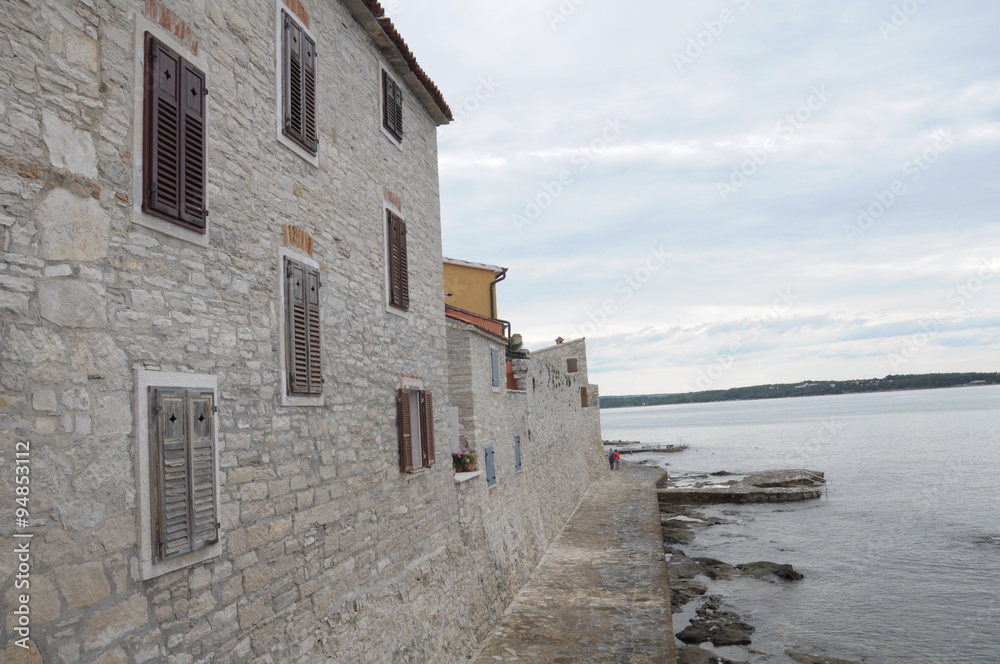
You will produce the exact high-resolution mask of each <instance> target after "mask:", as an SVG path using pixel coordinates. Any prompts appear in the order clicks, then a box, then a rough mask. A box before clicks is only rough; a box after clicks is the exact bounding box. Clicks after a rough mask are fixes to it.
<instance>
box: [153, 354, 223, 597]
mask: <svg viewBox="0 0 1000 664" xmlns="http://www.w3.org/2000/svg"><path fill="white" fill-rule="evenodd" d="M135 384H136V404H135V411H134V412H135V419H136V422H135V431H136V452H137V453H136V455H135V459H136V477H137V485H138V487H137V488H138V491H137V497H136V502H137V503H138V508H139V509H138V510H137V522H138V523H137V525H138V530H139V533H138V542H139V577H140V579H142V580H149V579H153V578H156V577H158V576H162V575H163V574H167V573H169V572H173V571H176V570H179V569H183V568H185V567H190V566H192V565H196V564H198V563H201V562H204V561H206V560H210V559H211V558H215V557H217V556H219V555H221V554H222V550H223V546H224V536H225V525H224V524H223V523H222V521H223V517H222V511H221V501H220V496H221V493H222V486H223V473H222V471H221V467H220V465H219V464H220V444H219V420H218V417H217V413H216V414H214V415H213V417H212V418H211V420H212V422H211V429H210V433H211V440H212V460H213V461H212V473H213V478H214V481H213V487H212V491H213V496H212V501H213V506H214V513H215V519H216V537H217V539H216V540H215V541H214V542H205V543H204V546H201V547H199V548H196V549H194V550H192V551H188V552H181V553H178V554H176V555H172V556H170V557H166V558H164V557H162V556H161V555H160V553H159V551H158V548H159V542H158V538H157V533H158V524H157V523H156V521H157V516H158V514H157V508H156V504H155V503H156V501H155V499H154V495H153V491H155V490H156V488H157V480H156V479H155V477H154V474H155V472H156V469H155V466H154V458H153V457H154V454H155V452H156V450H157V449H158V448H157V447H156V445H157V440H156V432H155V431H154V430H153V428H154V422H153V419H152V415H153V411H152V407H153V405H154V401H153V395H152V394H151V392H152V389H160V390H183V391H185V392H187V391H197V392H204V393H210V394H211V395H212V404H213V405H215V404H217V403H218V382H217V378H216V376H214V375H209V374H183V373H173V372H162V371H147V370H138V371H136V377H135Z"/></svg>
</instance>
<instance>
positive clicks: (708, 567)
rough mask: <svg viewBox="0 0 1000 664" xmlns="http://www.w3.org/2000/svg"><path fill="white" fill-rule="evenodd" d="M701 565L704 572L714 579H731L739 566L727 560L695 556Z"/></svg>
mask: <svg viewBox="0 0 1000 664" xmlns="http://www.w3.org/2000/svg"><path fill="white" fill-rule="evenodd" d="M694 560H695V561H696V562H697V563H698V564H699V565H701V569H702V572H703V573H704V574H705V576H707V577H708V578H710V579H712V580H713V581H718V580H719V579H731V578H733V577H734V576H735V575H736V574H737V568H736V567H734V566H732V565H730V564H729V563H727V562H723V561H721V560H716V559H715V558H695V559H694Z"/></svg>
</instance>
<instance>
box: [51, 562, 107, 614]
mask: <svg viewBox="0 0 1000 664" xmlns="http://www.w3.org/2000/svg"><path fill="white" fill-rule="evenodd" d="M55 576H56V581H57V582H58V583H59V589H60V590H61V591H62V595H63V597H64V598H65V599H66V605H67V606H68V607H69V608H71V609H82V608H85V607H88V606H93V605H94V604H97V603H98V602H101V601H103V600H106V599H107V598H109V597H111V585H110V584H109V583H108V578H107V575H106V574H105V573H104V565H102V564H101V563H98V562H92V563H84V564H82V565H65V566H62V567H58V568H56V572H55Z"/></svg>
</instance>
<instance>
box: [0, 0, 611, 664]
mask: <svg viewBox="0 0 1000 664" xmlns="http://www.w3.org/2000/svg"><path fill="white" fill-rule="evenodd" d="M347 2H350V3H352V5H354V6H356V7H357V6H360V0H343V2H341V1H340V0H312V1H311V2H306V3H302V4H300V3H299V2H297V1H295V0H289V6H290V7H292V8H293V9H301V10H304V12H306V13H307V14H308V18H309V29H310V31H311V32H312V34H314V35H315V36H316V38H317V47H318V51H319V83H318V94H319V99H320V103H319V105H318V109H319V117H318V126H319V135H320V148H319V154H318V157H317V162H318V166H314V165H313V164H311V163H310V162H309V161H307V160H305V159H303V158H302V157H301V156H299V155H298V154H296V153H294V152H293V151H292V150H290V149H288V148H287V147H286V146H285V145H283V144H282V143H281V142H280V141H279V140H277V138H276V72H275V59H276V58H275V49H276V43H275V33H276V26H275V19H276V13H277V9H278V7H279V5H277V4H276V3H275V1H274V0H246V1H239V2H237V1H236V0H217V1H213V2H209V3H206V2H203V1H202V0H170V1H166V0H163V1H161V0H101V1H97V2H95V1H92V0H79V1H71V0H39V1H38V2H33V3H27V2H20V1H18V2H5V3H2V4H0V30H2V31H3V36H4V39H3V40H0V469H2V472H4V473H7V476H6V477H7V478H11V479H12V478H13V477H14V467H15V453H14V443H15V442H23V441H30V443H31V448H30V449H31V456H30V459H31V466H30V467H31V475H30V477H31V484H30V487H31V500H30V503H29V506H30V507H29V509H30V525H29V526H28V527H27V528H26V529H25V530H24V532H29V533H30V534H32V535H33V539H32V540H31V563H30V564H31V576H30V588H29V589H28V591H27V592H29V593H30V611H31V614H30V616H31V620H30V626H31V638H30V641H31V645H32V647H33V648H34V649H35V650H34V651H33V652H34V653H35V654H36V655H37V659H40V660H41V661H44V662H47V663H56V662H66V663H69V662H73V663H77V662H79V663H81V664H89V663H93V662H101V663H102V664H110V663H112V662H128V663H130V664H138V663H141V662H168V663H171V664H192V663H195V662H210V661H211V662H218V663H220V664H229V663H236V662H310V663H312V662H351V663H352V664H355V663H358V664H365V663H372V664H385V663H387V662H400V663H402V662H413V663H417V662H419V663H422V664H423V663H438V662H440V663H441V664H454V662H456V661H460V660H462V659H464V658H465V656H466V655H468V654H469V653H470V652H471V649H472V648H473V647H474V645H475V642H476V639H477V638H478V637H479V636H482V635H483V634H484V633H485V632H486V631H487V630H488V629H489V628H490V626H491V625H492V624H493V623H494V622H495V621H496V620H497V619H498V618H499V616H500V615H501V613H502V611H503V609H504V608H505V607H506V605H507V603H508V602H509V600H510V598H512V597H513V594H514V592H516V590H517V588H518V587H519V586H520V584H521V583H523V580H524V579H526V578H527V575H528V574H529V573H530V571H531V569H533V567H534V565H535V563H536V562H537V560H538V558H539V556H540V555H541V551H543V550H544V546H545V544H546V543H547V542H548V541H549V540H550V539H551V537H552V536H553V535H554V533H555V532H557V531H558V528H559V527H560V526H561V525H562V523H564V522H565V519H566V518H567V517H568V516H569V514H570V512H571V510H572V508H573V506H574V505H575V504H576V502H577V501H578V499H579V496H580V495H582V493H583V492H584V491H585V490H586V488H587V486H588V485H589V483H590V480H591V479H593V478H594V477H595V476H596V475H595V473H598V472H600V469H602V468H603V459H601V458H600V456H599V449H598V447H594V446H595V445H597V443H590V442H586V441H592V440H593V441H599V438H600V436H599V430H598V429H597V428H596V427H598V426H599V425H598V424H597V419H596V414H597V411H596V409H594V410H593V411H591V412H589V413H587V415H588V416H589V417H585V418H580V417H578V416H579V414H580V413H579V412H576V411H579V410H580V409H579V404H578V401H577V400H575V399H573V398H570V397H571V396H572V394H571V393H572V392H573V390H574V389H577V386H575V385H574V384H573V379H572V378H566V377H565V376H564V375H558V372H554V371H552V369H551V368H549V367H547V365H543V363H534V364H530V365H525V366H523V367H521V372H522V373H523V374H524V375H525V376H526V377H528V378H530V381H528V382H529V383H530V384H531V385H532V387H531V390H530V391H526V392H525V393H523V394H517V393H512V394H506V393H505V392H501V395H500V396H501V398H503V399H505V400H506V401H505V403H506V404H507V405H506V406H505V407H506V408H508V409H509V412H510V417H509V421H510V422H514V423H515V424H513V425H509V427H510V428H508V429H496V430H494V429H493V428H492V427H490V428H488V430H489V431H490V432H491V433H490V435H494V436H496V439H495V440H496V449H497V467H498V470H497V476H498V484H497V486H496V487H494V488H493V489H488V488H487V487H486V486H485V482H484V481H470V482H465V483H461V484H457V483H456V482H455V480H454V477H453V473H452V469H451V465H450V464H449V463H448V457H447V449H441V448H442V445H441V443H442V442H443V441H446V440H448V436H447V431H446V425H445V422H446V420H447V418H446V416H445V415H446V413H447V410H448V407H449V404H448V397H447V395H448V393H449V390H448V365H447V361H446V355H445V354H446V332H445V330H446V325H445V320H444V318H443V315H442V311H441V308H442V307H441V294H442V292H443V283H442V276H441V235H440V221H439V202H438V190H439V188H438V179H437V166H436V163H437V152H436V135H435V125H434V122H433V121H432V119H431V117H430V116H429V115H428V114H427V113H426V112H425V111H424V109H423V108H422V107H421V106H420V104H419V103H418V101H417V100H416V99H415V98H414V96H413V94H412V91H411V90H409V89H407V88H405V87H404V95H405V96H404V126H405V136H404V141H403V143H402V145H401V146H400V145H397V144H396V143H395V142H393V141H392V140H391V139H390V138H389V137H387V136H386V135H385V133H384V132H383V131H382V130H381V126H380V108H379V107H380V92H379V79H380V72H381V68H382V67H389V65H388V61H387V60H386V59H385V57H384V56H383V54H382V52H381V51H380V50H379V48H378V47H377V46H376V45H375V43H374V42H373V40H372V38H371V37H370V36H369V35H368V34H367V33H366V32H365V31H364V30H362V29H361V28H360V27H359V25H358V23H357V22H356V21H355V20H354V18H353V17H352V15H351V13H350V12H349V11H348V7H347V5H346V4H345V3H347ZM145 26H152V29H154V30H155V31H157V33H158V34H159V35H160V36H161V38H163V39H165V40H167V41H168V42H169V43H170V44H171V46H172V47H174V48H176V49H178V50H179V51H180V52H181V53H182V55H184V56H185V57H189V58H191V59H194V60H195V61H196V62H197V63H198V64H199V65H201V66H203V68H204V70H205V72H206V74H207V79H208V89H209V93H208V154H209V157H208V180H209V185H208V196H209V201H208V207H209V209H210V215H209V218H208V227H209V232H208V234H207V236H204V237H196V236H195V234H193V233H186V232H181V231H179V230H178V229H176V228H171V227H170V225H169V224H165V223H164V222H159V221H158V220H156V219H153V218H149V217H148V216H147V215H144V214H143V213H141V212H140V211H139V209H138V205H137V201H136V196H137V193H141V191H140V190H141V187H140V186H139V185H138V184H137V180H136V173H137V160H138V159H139V158H140V155H141V151H140V150H139V147H140V146H141V126H140V125H139V123H137V121H136V117H137V115H136V109H137V108H139V107H141V105H140V101H141V95H142V84H141V70H142V67H141V58H142V33H143V30H144V29H145ZM390 69H391V67H390ZM137 72H138V73H137ZM387 203H391V204H392V205H393V207H395V208H396V209H397V211H398V212H399V213H400V214H401V215H402V217H403V218H404V219H405V220H406V222H407V230H408V236H407V241H408V255H409V270H410V272H409V276H410V280H409V281H410V301H411V305H410V311H409V313H408V314H406V315H405V316H400V315H397V314H395V313H391V312H389V311H387V307H386V304H385V300H386V297H385V258H384V253H385V237H384V224H385V218H384V209H385V206H386V204H387ZM288 226H294V227H296V228H297V229H299V230H298V231H297V232H295V233H292V234H288V233H287V232H286V231H287V229H286V227H288ZM289 238H298V240H295V239H291V240H290V239H289ZM302 238H307V239H308V240H309V241H308V242H305V241H301V240H302ZM310 250H311V251H310ZM285 251H287V252H291V253H292V255H295V256H301V257H303V258H309V257H311V259H312V260H315V261H316V262H317V263H318V265H319V267H320V271H321V274H322V279H323V284H324V285H323V288H322V289H321V319H322V339H323V342H322V353H323V374H324V378H325V380H326V383H325V386H324V395H323V399H322V401H321V402H318V403H312V404H310V405H286V404H285V402H284V401H283V399H282V389H281V384H282V383H281V374H280V372H281V364H282V363H281V358H280V355H281V353H280V349H281V341H280V339H281V334H282V332H281V330H282V316H283V313H282V306H281V291H280V278H279V276H280V274H279V269H280V268H279V266H280V264H281V263H280V261H281V253H282V252H285ZM470 357H471V347H470ZM487 362H488V354H487ZM149 371H154V372H155V371H159V372H170V373H173V374H184V375H190V374H198V375H200V376H210V377H212V379H213V380H215V381H217V391H216V395H217V404H218V406H219V412H218V414H217V417H216V421H217V425H218V446H219V449H220V457H219V461H220V468H219V473H218V475H219V484H220V503H221V519H220V520H221V523H222V527H221V544H220V547H221V552H220V553H219V555H217V556H214V557H211V558H209V559H208V560H206V561H204V562H200V563H197V564H192V565H189V566H186V567H182V568H181V569H178V570H176V571H172V572H168V573H166V574H164V575H161V576H157V577H154V578H151V579H148V580H147V579H143V578H142V574H141V573H140V571H141V565H140V554H139V548H140V547H139V544H140V542H141V541H142V540H143V539H144V538H147V537H149V535H148V533H145V532H140V528H139V525H138V523H139V515H140V511H141V510H140V504H141V503H142V502H143V500H145V496H144V495H143V492H142V490H141V486H140V484H139V481H138V479H137V477H138V475H139V472H138V471H139V469H138V467H137V466H138V464H139V452H140V450H139V449H138V446H139V440H140V439H141V438H142V437H143V435H144V431H145V430H146V428H147V427H148V426H149V423H148V416H147V414H146V413H145V412H139V410H138V406H137V404H138V401H139V394H138V392H139V387H138V380H139V378H138V376H139V375H140V374H139V372H149ZM405 381H419V382H420V384H421V385H422V386H423V389H425V390H428V391H430V392H431V393H432V394H433V395H434V396H435V426H436V428H437V429H438V440H439V455H438V458H439V462H438V463H437V464H436V465H435V466H433V467H432V468H431V469H429V470H426V471H421V472H418V473H414V474H403V473H401V472H400V471H399V462H398V445H397V429H396V414H395V398H396V390H397V388H399V387H400V386H401V385H402V384H403V383H404V382H405ZM543 387H545V388H546V389H548V388H551V391H550V392H548V393H546V394H547V396H539V397H538V398H537V399H535V400H532V399H531V395H532V394H533V393H536V394H540V392H539V391H540V390H541V388H543ZM492 394H493V393H492V392H491V395H492ZM314 401H315V400H314ZM574 404H575V405H574ZM574 409H575V410H574ZM517 423H520V424H517ZM486 430H487V429H484V431H486ZM515 431H521V432H522V433H520V434H519V435H521V436H522V445H523V450H524V452H523V454H524V462H525V468H524V469H523V470H522V471H521V472H520V473H515V472H514V471H513V465H512V463H513V461H512V455H513V451H512V447H511V445H512V436H513V435H514V433H515ZM484 435H485V433H484ZM579 441H584V442H583V444H582V445H581V444H580V443H579ZM591 447H594V450H593V451H591V450H590V448H591ZM595 460H596V461H595ZM14 498H15V494H14V492H13V483H12V482H10V481H7V480H6V479H5V480H4V481H3V482H2V483H0V512H2V513H3V514H8V515H9V514H13V509H14V507H15V503H14ZM14 531H15V527H14V520H13V518H5V519H3V520H0V596H2V600H3V601H2V605H0V648H4V650H0V659H5V658H12V656H13V655H15V654H22V651H21V650H20V649H19V648H17V646H15V645H13V640H14V639H15V638H16V637H17V636H18V634H17V632H16V631H15V630H14V628H15V627H16V626H17V625H18V623H19V617H18V615H17V614H16V613H15V612H16V611H17V610H18V607H19V605H20V600H19V595H20V594H21V593H23V592H25V591H24V590H21V589H19V588H18V587H17V586H16V584H15V582H16V581H17V579H16V578H15V573H14V570H16V569H17V565H18V559H17V555H16V554H15V552H14V545H15V540H14V538H13V535H14V534H15V532H14Z"/></svg>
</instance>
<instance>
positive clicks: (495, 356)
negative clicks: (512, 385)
mask: <svg viewBox="0 0 1000 664" xmlns="http://www.w3.org/2000/svg"><path fill="white" fill-rule="evenodd" d="M490 367H491V370H492V375H493V387H500V352H499V351H498V350H497V349H496V348H490Z"/></svg>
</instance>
